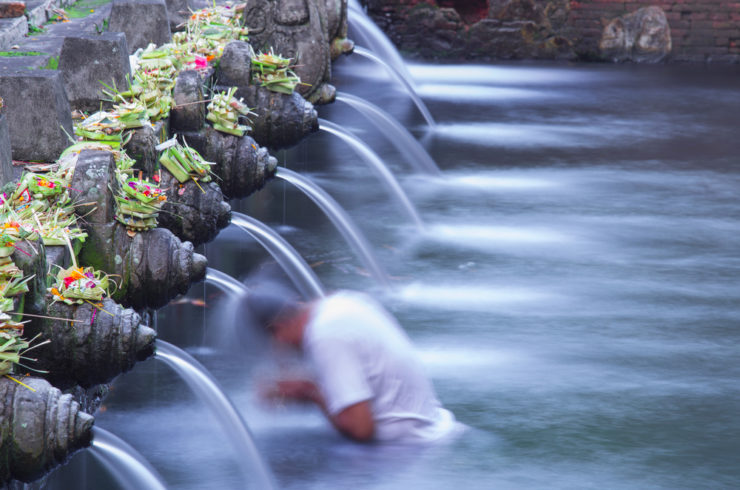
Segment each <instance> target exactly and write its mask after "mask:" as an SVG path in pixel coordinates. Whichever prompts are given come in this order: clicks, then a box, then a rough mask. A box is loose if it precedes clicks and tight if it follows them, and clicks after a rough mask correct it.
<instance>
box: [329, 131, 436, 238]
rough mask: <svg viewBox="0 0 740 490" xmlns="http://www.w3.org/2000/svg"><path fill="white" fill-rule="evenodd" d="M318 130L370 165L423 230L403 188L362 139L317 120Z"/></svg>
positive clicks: (417, 214) (414, 208) (419, 219)
mask: <svg viewBox="0 0 740 490" xmlns="http://www.w3.org/2000/svg"><path fill="white" fill-rule="evenodd" d="M319 123H320V130H321V131H324V132H326V133H329V134H332V135H334V136H336V137H338V138H340V139H341V140H342V141H344V142H345V143H347V144H348V145H349V146H350V147H352V149H353V150H355V151H356V152H357V153H358V155H360V156H361V157H362V160H363V161H364V162H365V163H367V164H368V165H370V167H371V168H372V170H373V171H374V172H375V174H376V175H377V176H378V178H379V179H380V180H381V181H382V182H383V183H384V184H385V186H386V188H387V189H388V190H389V191H390V193H391V194H392V195H393V197H395V198H396V200H397V201H398V203H399V204H401V207H402V208H403V209H404V210H405V211H406V213H407V214H408V215H409V217H410V218H411V220H412V221H413V222H414V224H416V226H417V227H418V228H420V229H421V228H423V227H424V225H423V223H422V221H421V218H420V217H419V213H418V212H417V211H416V207H415V206H414V204H413V203H412V202H411V200H409V197H408V196H407V195H406V192H405V191H404V190H403V187H401V185H400V184H399V183H398V179H396V178H395V177H394V176H393V173H392V172H391V171H390V170H388V166H387V165H386V164H385V162H383V160H382V159H381V158H380V157H378V155H377V153H375V152H374V151H373V149H372V148H370V147H369V146H368V145H367V143H365V142H364V141H363V140H362V139H360V138H358V137H357V136H356V135H354V134H353V133H352V132H351V131H348V130H346V129H345V128H343V127H342V126H340V125H338V124H334V123H333V122H331V121H327V120H325V119H321V118H319Z"/></svg>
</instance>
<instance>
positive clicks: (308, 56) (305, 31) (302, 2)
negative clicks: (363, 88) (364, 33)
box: [245, 0, 336, 104]
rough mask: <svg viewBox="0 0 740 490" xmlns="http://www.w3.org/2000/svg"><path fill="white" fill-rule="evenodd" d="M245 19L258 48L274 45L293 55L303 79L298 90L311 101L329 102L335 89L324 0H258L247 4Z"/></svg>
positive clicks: (276, 51)
mask: <svg viewBox="0 0 740 490" xmlns="http://www.w3.org/2000/svg"><path fill="white" fill-rule="evenodd" d="M245 23H246V25H247V26H248V27H249V43H250V44H251V45H252V47H253V48H254V49H255V51H261V50H267V49H270V48H272V49H273V51H274V52H275V53H276V54H280V55H281V56H285V57H288V58H292V59H293V60H294V62H295V63H296V68H295V72H296V73H297V74H298V76H299V77H301V81H303V82H304V83H306V84H307V85H300V86H299V89H298V92H299V93H300V94H301V95H302V96H304V97H305V98H306V99H307V100H309V101H310V102H312V103H319V104H320V103H327V102H331V101H332V100H333V98H334V93H335V92H336V90H335V89H334V87H332V86H331V85H330V84H329V83H328V82H329V80H330V79H331V53H330V42H331V39H330V38H329V33H328V31H327V28H328V27H327V24H328V22H327V13H326V3H325V0H255V1H253V2H249V3H248V4H247V10H246V12H245Z"/></svg>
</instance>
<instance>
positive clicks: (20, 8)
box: [0, 0, 26, 19]
mask: <svg viewBox="0 0 740 490" xmlns="http://www.w3.org/2000/svg"><path fill="white" fill-rule="evenodd" d="M25 11H26V2H18V1H15V0H2V1H0V18H2V19H12V18H13V17H22V16H23V13H24V12H25Z"/></svg>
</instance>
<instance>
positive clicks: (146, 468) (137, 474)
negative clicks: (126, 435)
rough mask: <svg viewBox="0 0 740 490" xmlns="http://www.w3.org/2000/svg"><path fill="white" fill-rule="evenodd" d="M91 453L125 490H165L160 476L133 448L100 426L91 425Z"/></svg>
mask: <svg viewBox="0 0 740 490" xmlns="http://www.w3.org/2000/svg"><path fill="white" fill-rule="evenodd" d="M91 452H92V455H93V456H94V457H95V458H97V459H98V460H100V461H101V462H103V464H104V465H105V467H106V469H108V470H110V472H111V474H112V476H113V477H114V478H115V479H116V481H117V482H118V484H119V485H121V486H122V487H123V488H125V489H126V490H141V489H142V488H146V489H150V490H165V489H166V488H167V486H166V485H165V483H164V482H163V481H162V477H160V476H159V475H158V474H157V471H156V470H155V469H154V468H152V466H151V465H150V464H149V462H148V461H147V460H146V459H144V458H143V457H142V456H141V454H139V453H138V452H137V451H136V450H135V449H134V448H132V447H131V446H129V445H128V444H126V442H125V441H124V440H123V439H121V438H120V437H117V436H116V435H115V434H112V433H110V432H108V431H107V430H105V429H101V428H100V427H93V444H92V450H91Z"/></svg>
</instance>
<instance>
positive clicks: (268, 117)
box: [216, 41, 319, 148]
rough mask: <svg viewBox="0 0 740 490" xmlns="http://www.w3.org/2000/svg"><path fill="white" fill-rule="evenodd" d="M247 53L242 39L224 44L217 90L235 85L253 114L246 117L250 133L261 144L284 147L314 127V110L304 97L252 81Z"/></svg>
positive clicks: (316, 124)
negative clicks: (278, 90) (272, 89)
mask: <svg viewBox="0 0 740 490" xmlns="http://www.w3.org/2000/svg"><path fill="white" fill-rule="evenodd" d="M250 54H251V50H250V49H249V46H248V45H247V43H245V42H243V41H234V42H231V43H229V44H227V45H226V48H224V53H223V56H222V57H221V61H220V64H219V68H218V73H217V77H216V78H217V80H218V83H219V85H218V86H217V87H216V89H217V90H226V89H227V88H228V87H232V86H233V87H238V89H239V90H238V91H237V93H236V95H237V97H240V98H243V99H244V103H245V104H247V106H249V107H250V108H252V109H251V110H252V112H254V113H255V114H256V116H253V117H251V118H250V126H251V127H252V131H251V133H250V135H251V136H252V137H253V138H254V139H255V140H256V141H257V142H258V143H259V144H260V145H262V146H267V147H269V148H286V147H289V146H293V145H295V144H297V143H298V142H299V141H301V140H302V139H303V138H305V137H306V136H308V135H309V134H311V133H313V132H315V131H318V129H319V123H318V114H317V113H316V110H315V109H314V106H313V104H311V103H310V102H308V101H307V100H306V99H305V98H303V97H301V96H300V95H298V93H296V92H293V93H292V94H290V95H288V94H283V93H278V92H273V91H271V90H268V89H266V88H263V87H260V86H258V85H255V84H253V83H252V82H253V80H251V71H250V69H249V67H250V65H251V58H250Z"/></svg>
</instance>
